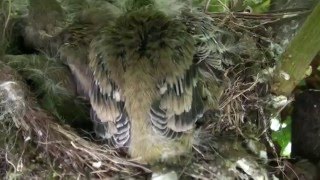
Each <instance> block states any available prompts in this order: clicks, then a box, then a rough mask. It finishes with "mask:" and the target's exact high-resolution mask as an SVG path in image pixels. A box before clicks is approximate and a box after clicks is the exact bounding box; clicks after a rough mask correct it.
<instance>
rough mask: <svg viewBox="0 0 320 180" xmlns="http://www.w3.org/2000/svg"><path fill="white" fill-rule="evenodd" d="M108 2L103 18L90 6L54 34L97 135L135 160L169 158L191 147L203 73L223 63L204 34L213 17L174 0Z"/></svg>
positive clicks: (202, 99) (202, 102) (202, 101)
mask: <svg viewBox="0 0 320 180" xmlns="http://www.w3.org/2000/svg"><path fill="white" fill-rule="evenodd" d="M105 7H106V9H107V10H110V11H105V10H103V8H102V9H100V10H101V12H103V13H104V17H107V18H101V17H95V16H92V17H91V15H92V13H93V14H96V13H94V12H96V11H92V9H91V10H90V12H91V13H90V12H89V13H82V15H85V16H88V17H89V18H84V17H83V16H80V17H81V18H80V19H81V20H80V21H78V22H76V23H74V24H72V25H70V27H69V28H67V30H65V31H63V32H62V33H61V34H60V35H59V38H60V40H61V38H62V39H63V40H62V41H63V42H66V43H64V44H63V43H62V44H63V45H62V46H61V47H60V49H59V51H60V56H61V57H62V58H64V59H66V64H67V65H68V66H69V67H70V69H71V71H72V73H73V74H74V75H75V78H76V79H77V82H78V83H77V84H78V86H79V87H80V88H79V89H81V94H82V95H84V96H86V97H87V98H88V100H89V101H90V104H91V119H92V121H93V124H94V131H95V133H96V134H97V136H98V137H100V138H102V139H104V140H106V141H107V142H108V144H109V145H112V146H114V147H116V148H125V149H126V150H127V151H128V153H129V155H130V156H131V157H132V158H133V159H135V160H137V161H140V162H144V163H156V162H159V161H165V162H170V161H173V162H174V161H176V160H177V157H180V155H183V154H186V153H187V152H189V151H190V150H191V148H192V144H193V141H194V135H195V123H196V122H197V121H198V120H199V119H200V118H201V117H202V115H203V114H204V112H205V110H206V103H207V101H206V100H207V99H208V98H209V97H210V94H208V93H207V92H208V91H206V90H205V84H206V82H205V81H206V79H208V77H205V76H207V75H208V74H210V73H211V72H212V70H211V68H212V66H217V64H218V65H220V64H219V63H214V62H215V60H214V59H213V58H212V56H211V55H212V54H214V53H215V52H214V50H210V49H212V48H211V44H210V43H208V42H209V41H207V40H208V39H210V38H204V37H205V36H211V34H210V33H209V32H215V31H214V28H213V26H212V25H211V24H210V23H209V21H211V19H210V18H209V17H207V16H205V15H204V13H203V14H202V13H198V11H194V12H191V11H193V10H192V9H190V8H188V7H189V4H188V3H186V2H182V1H179V0H175V1H165V0H158V1H154V0H144V1H136V0H125V1H116V3H114V4H108V5H106V6H105ZM90 14H91V15H90ZM199 15H200V16H199ZM90 17H91V18H90ZM79 25H80V27H79ZM59 38H58V39H59ZM212 42H214V41H212ZM60 44H61V43H60ZM86 55H87V56H86ZM211 74H212V73H211ZM204 92H206V93H204Z"/></svg>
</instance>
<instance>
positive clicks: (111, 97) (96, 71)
mask: <svg viewBox="0 0 320 180" xmlns="http://www.w3.org/2000/svg"><path fill="white" fill-rule="evenodd" d="M89 59H90V63H89V66H90V69H91V71H92V72H93V77H94V78H93V79H94V81H93V83H92V86H91V90H90V94H89V97H90V102H91V106H92V111H91V114H92V119H93V121H94V126H95V131H96V133H97V134H98V135H99V136H101V137H102V138H105V139H110V140H111V141H112V143H113V145H115V146H118V147H123V146H126V145H127V144H128V142H129V140H130V121H129V117H128V115H127V113H126V111H125V108H124V98H123V96H122V93H121V90H120V89H119V88H118V86H117V85H116V84H115V83H114V82H113V81H112V80H111V79H110V77H109V73H108V69H107V68H106V66H105V63H104V61H103V59H102V58H101V56H100V53H99V51H98V49H97V48H95V47H94V45H93V46H92V47H91V48H90V53H89Z"/></svg>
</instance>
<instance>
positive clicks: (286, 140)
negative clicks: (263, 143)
mask: <svg viewBox="0 0 320 180" xmlns="http://www.w3.org/2000/svg"><path fill="white" fill-rule="evenodd" d="M272 139H273V140H274V141H275V142H276V143H277V144H278V145H279V146H280V149H281V152H280V155H281V156H290V151H289V152H287V151H286V148H287V147H288V145H289V144H291V117H290V116H288V117H287V118H286V119H285V120H284V121H283V122H282V123H281V124H280V128H279V130H277V131H273V132H272ZM289 146H290V145H289Z"/></svg>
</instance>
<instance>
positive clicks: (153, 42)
mask: <svg viewBox="0 0 320 180" xmlns="http://www.w3.org/2000/svg"><path fill="white" fill-rule="evenodd" d="M104 38H105V40H104V42H103V45H102V47H104V48H105V51H103V52H107V54H105V55H106V56H107V57H108V58H106V59H107V65H108V67H110V69H117V68H119V67H120V68H122V69H121V70H120V69H117V71H118V72H120V71H123V72H125V71H126V70H129V68H131V67H132V68H134V69H145V70H146V71H148V70H152V77H153V78H155V79H157V80H161V79H159V78H163V77H165V76H172V77H175V76H178V75H181V74H182V73H183V72H184V71H186V70H187V69H188V68H189V67H190V65H191V64H192V59H193V54H194V40H193V37H192V36H191V35H190V34H188V33H187V31H186V27H185V26H184V25H183V24H182V23H180V22H179V21H177V20H174V19H172V18H169V17H168V16H166V15H165V14H164V13H162V12H160V11H156V10H155V9H153V8H150V7H143V8H141V9H139V10H137V11H132V12H128V13H126V14H123V15H122V16H120V17H119V18H118V19H117V20H116V22H115V23H114V25H113V26H111V27H110V28H107V29H106V32H105V37H104ZM139 61H145V62H143V63H142V64H144V67H135V65H136V64H141V63H139ZM111 73H113V72H111ZM146 73H151V72H146Z"/></svg>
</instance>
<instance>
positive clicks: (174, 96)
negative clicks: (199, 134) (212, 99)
mask: <svg viewBox="0 0 320 180" xmlns="http://www.w3.org/2000/svg"><path fill="white" fill-rule="evenodd" d="M200 89H201V88H199V87H198V86H197V72H196V68H195V67H193V66H192V67H191V68H190V69H189V70H188V71H187V72H186V73H185V74H184V76H182V77H178V78H167V79H166V80H165V81H164V82H163V83H162V84H161V85H159V91H160V94H161V98H160V99H159V100H157V101H155V102H154V103H153V105H152V107H151V109H150V113H149V114H150V119H151V122H152V125H153V129H154V130H155V131H156V132H158V133H160V134H161V135H163V136H166V137H169V138H175V137H178V136H180V135H181V134H182V133H183V132H186V131H188V130H191V129H192V128H193V127H194V124H195V122H196V121H197V120H198V119H199V118H201V117H202V114H203V110H204V105H203V101H202V96H201V90H200Z"/></svg>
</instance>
